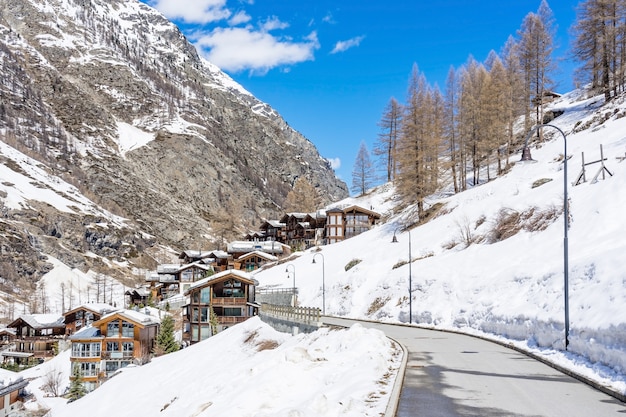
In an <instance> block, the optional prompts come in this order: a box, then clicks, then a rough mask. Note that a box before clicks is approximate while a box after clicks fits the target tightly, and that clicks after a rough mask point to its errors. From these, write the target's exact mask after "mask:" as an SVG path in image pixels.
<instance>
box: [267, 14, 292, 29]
mask: <svg viewBox="0 0 626 417" xmlns="http://www.w3.org/2000/svg"><path fill="white" fill-rule="evenodd" d="M288 27H289V23H285V22H281V21H280V19H279V18H278V17H276V16H272V17H270V18H268V19H267V20H266V21H265V22H263V24H262V25H261V29H262V30H263V31H265V32H269V31H270V30H275V29H285V28H288Z"/></svg>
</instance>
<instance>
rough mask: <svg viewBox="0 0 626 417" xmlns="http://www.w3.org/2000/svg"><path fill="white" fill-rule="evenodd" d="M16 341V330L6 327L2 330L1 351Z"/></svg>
mask: <svg viewBox="0 0 626 417" xmlns="http://www.w3.org/2000/svg"><path fill="white" fill-rule="evenodd" d="M14 340H15V329H10V328H8V327H4V328H2V329H0V349H4V348H5V347H6V346H8V345H10V344H12V343H13V341H14Z"/></svg>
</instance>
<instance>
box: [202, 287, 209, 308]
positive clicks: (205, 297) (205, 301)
mask: <svg viewBox="0 0 626 417" xmlns="http://www.w3.org/2000/svg"><path fill="white" fill-rule="evenodd" d="M210 301H211V287H206V288H202V290H200V302H201V303H202V304H209V303H210Z"/></svg>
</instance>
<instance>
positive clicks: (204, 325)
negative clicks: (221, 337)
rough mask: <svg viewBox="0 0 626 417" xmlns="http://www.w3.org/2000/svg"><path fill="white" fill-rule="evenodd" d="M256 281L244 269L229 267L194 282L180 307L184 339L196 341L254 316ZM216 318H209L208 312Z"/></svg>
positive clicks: (256, 309)
mask: <svg viewBox="0 0 626 417" xmlns="http://www.w3.org/2000/svg"><path fill="white" fill-rule="evenodd" d="M255 285H256V281H255V280H254V279H253V278H252V276H251V275H250V274H248V273H246V272H243V271H237V270H228V271H223V272H220V273H218V274H215V275H213V276H211V277H209V278H205V279H203V280H200V281H198V282H196V283H194V284H193V285H192V286H191V287H190V288H189V289H188V290H187V291H186V292H185V295H189V304H188V305H186V306H184V307H183V321H184V326H183V329H184V330H183V340H184V341H185V342H189V343H192V344H193V343H197V342H200V341H202V340H205V339H207V338H209V337H211V336H212V335H213V334H215V333H218V332H220V331H222V330H224V329H226V328H228V327H229V326H232V325H233V324H237V323H241V322H243V321H244V320H246V319H248V318H249V317H252V316H253V315H256V314H257V312H258V305H257V304H256V303H255V302H254V289H255ZM212 314H214V315H215V317H214V319H213V320H211V315H212Z"/></svg>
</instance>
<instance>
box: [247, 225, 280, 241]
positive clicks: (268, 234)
mask: <svg viewBox="0 0 626 417" xmlns="http://www.w3.org/2000/svg"><path fill="white" fill-rule="evenodd" d="M285 226H286V225H285V223H281V222H280V221H279V220H266V221H264V222H263V224H261V227H260V230H261V233H262V234H263V239H262V240H275V241H277V242H285V237H286V236H285ZM248 240H254V239H248ZM259 240H261V239H259Z"/></svg>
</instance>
